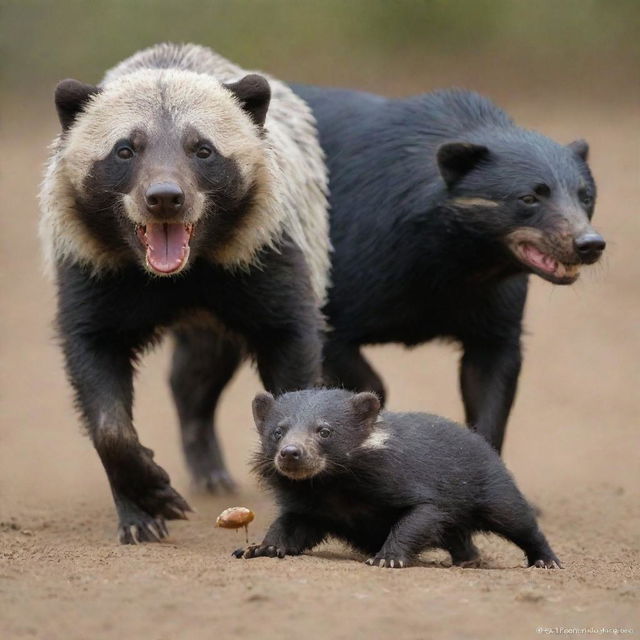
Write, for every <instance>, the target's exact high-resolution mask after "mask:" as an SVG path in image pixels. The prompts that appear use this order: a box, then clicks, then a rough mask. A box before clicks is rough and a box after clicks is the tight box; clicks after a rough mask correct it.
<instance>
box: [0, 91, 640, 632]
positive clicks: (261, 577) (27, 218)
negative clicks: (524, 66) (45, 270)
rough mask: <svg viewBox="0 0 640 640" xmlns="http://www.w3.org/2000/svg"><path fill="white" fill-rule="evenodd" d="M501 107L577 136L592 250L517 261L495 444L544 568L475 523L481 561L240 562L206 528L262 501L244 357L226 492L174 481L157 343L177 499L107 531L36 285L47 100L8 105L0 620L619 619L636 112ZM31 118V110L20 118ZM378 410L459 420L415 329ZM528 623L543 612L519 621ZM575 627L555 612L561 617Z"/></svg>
mask: <svg viewBox="0 0 640 640" xmlns="http://www.w3.org/2000/svg"><path fill="white" fill-rule="evenodd" d="M505 106H506V107H507V108H508V109H510V110H511V112H512V113H513V114H514V115H515V116H516V117H517V119H518V120H519V121H520V122H522V123H523V124H526V125H528V126H531V127H535V128H539V129H540V130H542V131H543V132H545V133H547V134H548V135H551V136H553V137H556V138H557V139H559V140H563V141H569V140H571V139H573V138H576V137H581V136H585V137H588V138H589V140H590V142H591V149H592V158H593V161H592V165H593V168H594V171H595V175H596V177H597V179H598V182H599V186H600V200H599V203H598V208H597V215H596V222H597V226H598V227H599V229H600V230H601V231H602V233H603V234H604V235H605V236H606V237H607V239H608V242H609V245H608V249H607V256H606V259H605V260H604V261H603V263H602V265H600V266H598V267H596V268H593V269H591V270H590V271H588V272H585V273H584V274H583V277H582V279H581V280H580V281H579V282H578V283H577V284H576V285H575V286H573V287H571V288H553V287H552V286H551V285H548V284H546V283H543V282H540V281H536V282H534V284H533V290H532V293H531V296H530V300H529V304H528V309H527V327H528V330H529V335H528V336H527V337H526V359H525V365H524V370H523V374H522V378H521V386H520V393H519V397H518V399H517V403H516V407H515V410H514V412H513V415H512V418H511V423H510V431H509V435H508V440H507V444H506V452H505V457H506V461H507V464H508V466H509V467H510V469H511V470H512V471H513V472H514V474H515V476H516V477H517V479H518V481H519V483H520V486H521V487H522V488H523V490H524V491H525V492H526V494H527V495H528V496H530V498H532V499H533V500H534V501H535V502H536V503H538V504H539V505H541V506H542V507H543V509H544V517H543V519H542V526H543V528H544V530H545V531H546V533H547V535H548V537H549V539H550V541H551V542H552V544H553V545H554V547H555V549H556V550H557V552H558V554H559V555H560V557H561V558H562V560H563V562H564V565H565V567H566V568H565V569H564V570H563V571H543V570H531V569H526V568H524V566H523V558H522V555H521V554H520V552H519V551H518V550H517V549H515V548H514V547H512V546H510V545H509V544H508V543H506V542H504V541H501V540H498V539H496V538H492V537H490V538H486V539H482V540H480V547H481V549H482V551H483V556H484V560H485V565H486V568H482V569H457V568H455V569H454V568H450V567H449V566H448V558H446V557H445V555H444V554H438V553H431V554H426V555H425V556H424V558H423V561H422V562H421V563H420V565H419V566H416V567H414V568H410V569H405V570H402V571H389V570H382V569H372V568H369V567H366V566H365V565H364V564H363V563H362V562H361V560H362V558H359V557H357V556H355V555H354V554H353V553H351V552H349V551H347V550H346V549H344V548H343V547H341V546H340V545H338V544H330V545H327V546H325V547H323V548H320V549H318V550H316V551H315V552H313V553H310V554H308V555H306V556H303V557H299V558H294V559H285V560H282V561H277V560H271V559H258V560H253V561H239V560H235V559H233V558H231V557H230V552H231V551H232V550H233V549H234V548H235V547H236V546H237V545H239V544H240V543H241V542H242V538H241V534H237V535H236V534H235V533H234V532H230V531H225V530H219V529H214V527H213V522H214V520H215V516H216V515H217V514H218V512H220V511H221V510H222V509H223V508H225V507H227V506H230V505H233V504H240V505H247V506H250V507H251V508H253V509H254V510H255V511H256V513H257V514H258V515H257V519H256V522H255V523H254V524H253V525H252V527H251V537H252V538H256V539H257V538H259V537H260V535H261V533H262V532H263V531H264V529H265V526H266V525H267V524H268V522H269V520H270V518H271V516H272V513H273V509H272V504H271V502H270V500H269V498H268V497H266V496H265V495H263V494H262V493H261V492H260V491H259V490H258V488H257V487H256V484H255V482H254V481H253V479H252V478H250V477H249V475H248V473H247V464H246V461H247V458H248V455H249V452H250V450H251V449H252V447H253V446H254V445H255V434H254V431H253V428H252V425H251V419H250V400H251V398H252V396H253V394H254V392H256V391H257V390H258V388H259V383H258V381H257V378H256V376H255V374H254V373H253V372H252V371H250V370H249V369H244V370H243V371H242V372H241V373H240V374H239V375H238V377H237V378H236V379H235V380H234V382H233V384H232V386H231V388H230V389H229V391H228V393H227V394H226V397H225V398H224V402H223V407H222V410H221V415H220V421H219V422H220V425H221V432H222V434H221V435H222V440H223V441H224V445H225V449H226V452H227V454H228V459H229V463H230V466H231V469H232V470H233V472H234V473H235V475H236V477H237V479H238V480H239V481H240V482H241V486H242V492H241V493H240V494H239V495H238V496H236V497H230V498H229V497H222V498H213V497H203V496H194V495H192V494H191V493H190V491H189V483H188V477H187V474H186V471H185V467H184V464H183V461H182V458H181V453H180V449H179V445H178V437H177V430H176V426H175V415H174V412H173V408H172V406H171V403H170V400H169V396H168V393H167V387H166V384H165V378H166V374H167V354H168V350H167V347H166V345H165V346H164V347H163V348H161V349H160V350H159V351H158V352H156V353H154V354H153V355H151V356H149V357H148V358H147V359H146V360H145V362H144V366H143V368H142V370H141V373H140V376H139V381H138V396H137V406H136V420H137V425H138V428H139V431H140V433H141V438H142V441H143V442H144V443H145V444H146V445H148V446H151V447H152V448H153V449H154V450H155V451H156V458H157V460H158V461H159V462H160V463H161V464H162V465H163V466H164V467H165V468H166V469H167V470H168V471H169V472H170V473H171V476H172V479H173V482H174V485H175V486H176V487H177V488H178V489H179V490H181V491H183V492H184V493H185V495H186V496H187V497H188V498H189V499H190V500H191V502H192V504H193V505H194V506H195V507H196V508H197V514H195V515H194V516H193V517H192V519H191V520H190V521H188V522H180V523H177V524H172V525H171V534H172V535H171V538H170V540H169V541H168V542H166V543H163V544H155V545H144V546H140V547H122V546H118V545H117V544H116V542H115V517H114V510H113V506H112V503H111V496H110V494H109V490H108V486H107V482H106V479H105V476H104V473H103V471H102V469H101V466H100V464H99V462H98V458H97V456H96V455H95V453H94V452H93V450H92V447H91V445H90V443H89V441H88V439H87V438H85V437H83V436H82V435H81V433H80V429H79V427H78V423H77V420H76V417H75V415H74V412H73V410H72V407H71V402H70V393H69V389H68V386H67V383H66V381H65V379H64V376H63V373H62V368H61V360H60V356H59V354H58V351H57V348H56V346H55V344H54V342H53V339H52V336H53V331H52V329H51V318H52V315H53V308H54V299H53V289H52V287H51V285H50V284H49V283H48V282H47V281H46V280H45V279H44V277H43V276H42V273H41V268H40V258H39V247H38V244H37V240H36V236H35V224H36V219H37V210H36V204H35V192H36V189H37V182H38V180H39V176H40V168H41V162H42V160H43V159H44V155H45V146H46V144H47V142H48V140H49V139H50V138H51V137H52V136H53V135H54V133H55V132H56V129H57V124H56V122H55V120H54V118H53V115H52V112H53V109H51V112H49V111H47V112H46V113H43V112H41V111H31V110H29V109H27V110H26V111H24V110H16V109H14V110H12V111H11V112H10V113H8V114H6V115H7V117H6V119H5V125H6V124H7V123H9V125H10V126H8V127H6V128H5V130H4V131H3V134H2V147H1V148H2V151H3V153H2V161H3V164H4V167H3V171H2V194H3V196H2V197H3V202H4V206H3V215H2V221H1V224H2V233H1V234H0V243H1V248H0V260H2V269H1V270H0V282H1V287H2V314H1V317H0V323H1V333H0V335H1V336H2V361H1V376H2V379H1V384H2V396H1V398H2V399H1V402H2V424H1V431H0V439H1V443H0V444H1V447H0V456H1V457H0V492H1V495H0V497H1V502H0V638H2V639H3V640H8V639H14V638H46V639H51V640H58V639H60V640H74V639H86V638H98V639H103V638H104V639H112V638H113V639H116V638H118V639H120V638H133V637H144V638H147V639H148V640H174V639H180V640H182V639H184V640H189V639H192V638H210V637H220V638H236V637H237V638H245V637H247V638H248V637H253V638H282V639H284V640H286V639H289V638H291V639H295V640H299V638H301V637H302V638H305V637H307V638H365V637H366V638H372V639H375V638H402V639H405V638H416V639H418V638H433V637H446V638H534V637H538V636H539V635H545V631H544V629H552V630H553V629H554V628H556V627H558V628H560V627H563V628H565V629H566V628H574V627H575V628H577V629H584V628H587V629H588V628H591V630H590V633H588V634H586V635H587V637H595V635H596V633H595V631H598V634H597V635H599V636H606V635H610V634H606V633H602V629H603V628H605V630H608V629H613V628H615V629H630V628H633V629H634V630H635V631H636V633H637V632H638V630H640V617H639V612H640V583H639V580H638V577H639V569H638V562H639V561H640V557H639V556H640V545H639V540H640V536H639V533H640V526H639V525H640V519H639V514H640V509H639V507H638V494H639V482H638V480H639V479H640V478H639V475H640V464H639V463H640V456H639V441H638V422H639V415H640V401H639V398H638V391H639V389H640V387H639V385H638V383H639V382H640V380H639V367H638V361H639V356H640V353H639V340H638V318H639V311H640V308H639V300H638V282H639V280H640V262H639V261H638V260H637V243H638V242H639V241H640V234H639V233H638V231H639V228H638V227H639V223H638V215H637V203H638V202H639V201H640V193H639V185H638V175H639V174H638V153H637V149H638V144H637V132H638V130H639V128H638V127H639V124H640V123H639V122H638V118H637V114H634V113H633V112H632V111H631V110H630V109H622V108H620V109H617V110H616V109H614V108H612V107H610V106H608V107H606V108H605V107H604V106H603V107H601V108H600V107H597V106H594V105H591V106H585V105H584V104H579V105H564V106H561V107H558V106H556V108H551V107H549V108H545V109H538V108H535V109H533V108H531V107H528V108H526V107H523V106H522V105H518V104H517V103H511V104H509V103H507V104H505ZM34 123H36V124H34ZM370 355H371V357H372V359H373V360H374V362H375V364H376V365H377V366H378V367H379V368H380V369H381V370H382V372H383V373H384V376H385V378H386V380H387V381H388V383H389V387H390V391H391V394H390V406H391V408H394V409H428V410H431V411H435V412H438V413H442V414H445V415H448V416H451V417H453V418H457V419H460V417H461V406H460V401H459V398H458V395H457V390H456V379H455V372H456V359H457V358H456V355H455V353H454V352H453V349H452V348H451V347H448V346H438V345H429V346H426V347H422V348H419V349H416V350H414V351H411V352H408V351H404V350H402V349H400V348H394V347H390V348H380V349H374V350H371V351H370ZM539 628H542V629H543V631H539V630H538V629H539ZM574 633H575V632H574Z"/></svg>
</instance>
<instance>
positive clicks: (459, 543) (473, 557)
mask: <svg viewBox="0 0 640 640" xmlns="http://www.w3.org/2000/svg"><path fill="white" fill-rule="evenodd" d="M443 547H444V548H445V549H446V550H447V551H448V552H449V553H450V554H451V563H452V564H453V565H454V566H456V567H473V566H476V565H477V564H478V560H479V555H480V554H479V553H478V549H477V548H476V546H475V545H474V544H473V541H472V539H471V533H470V532H469V531H465V530H462V529H455V530H450V531H447V533H446V534H445V536H444V542H443Z"/></svg>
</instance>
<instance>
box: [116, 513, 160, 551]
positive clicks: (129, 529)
mask: <svg viewBox="0 0 640 640" xmlns="http://www.w3.org/2000/svg"><path fill="white" fill-rule="evenodd" d="M168 535H169V531H168V530H167V525H166V524H165V522H164V518H162V517H158V518H152V517H151V516H148V515H147V514H142V515H141V516H140V517H138V518H136V519H135V520H134V519H129V520H128V521H127V522H121V523H120V526H119V527H118V541H119V542H120V544H140V543H141V542H160V541H161V540H162V539H163V538H166V537H167V536H168Z"/></svg>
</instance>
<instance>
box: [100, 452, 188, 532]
mask: <svg viewBox="0 0 640 640" xmlns="http://www.w3.org/2000/svg"><path fill="white" fill-rule="evenodd" d="M111 471H112V473H111V476H110V477H111V479H112V489H113V495H114V499H115V503H116V509H117V511H118V517H119V520H120V523H119V528H118V539H119V540H120V542H121V543H122V544H137V543H139V542H158V541H159V540H161V539H162V538H165V537H166V536H167V535H168V531H167V528H166V525H165V523H164V521H165V520H186V519H187V515H186V512H187V511H192V509H191V507H190V506H189V504H188V503H187V501H186V500H185V499H184V498H183V497H182V496H181V495H180V494H179V493H178V492H177V491H176V490H175V489H174V488H173V487H172V486H171V484H170V480H169V476H168V474H167V472H166V471H165V470H164V469H162V467H160V466H158V465H157V464H156V463H155V462H153V459H152V453H151V452H150V451H149V450H148V449H142V451H141V452H140V453H139V455H138V456H136V457H131V458H129V459H127V460H123V461H119V464H118V466H117V467H116V468H115V469H114V468H113V467H112V469H111Z"/></svg>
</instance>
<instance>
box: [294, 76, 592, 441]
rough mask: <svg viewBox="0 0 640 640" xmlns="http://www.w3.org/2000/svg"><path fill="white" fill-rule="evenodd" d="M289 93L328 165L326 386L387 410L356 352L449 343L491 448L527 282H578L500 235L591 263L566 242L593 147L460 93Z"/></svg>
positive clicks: (502, 418) (500, 429)
mask: <svg viewBox="0 0 640 640" xmlns="http://www.w3.org/2000/svg"><path fill="white" fill-rule="evenodd" d="M294 90H295V91H296V92H297V93H298V94H299V95H300V96H301V97H302V98H304V99H305V100H306V101H308V103H309V104H310V106H311V107H312V109H313V112H314V114H315V116H316V118H317V121H318V126H319V131H320V141H321V144H322V146H323V148H324V151H325V153H326V156H327V162H328V166H329V170H330V204H331V240H332V243H333V246H334V249H335V251H334V254H333V264H332V269H333V271H332V282H333V287H332V289H331V291H330V297H329V302H328V304H327V307H326V309H325V312H326V314H327V316H328V319H329V324H330V325H331V327H332V331H331V332H330V333H329V334H328V337H327V343H326V346H325V352H324V360H325V374H326V375H325V380H326V383H327V384H328V385H330V386H344V387H346V388H348V389H351V390H372V391H375V392H376V393H377V394H378V395H379V396H380V397H381V398H382V399H383V401H384V396H385V389H384V385H383V383H382V380H381V379H380V377H379V376H378V374H377V373H376V372H375V371H374V370H373V369H372V367H371V366H370V364H369V363H368V362H367V361H366V360H365V358H364V357H363V356H362V354H361V353H360V347H361V346H362V345H366V344H377V343H387V342H398V343H402V344H404V345H407V346H413V345H417V344H420V343H424V342H427V341H429V340H432V339H435V338H440V339H445V340H451V341H454V342H456V343H457V344H459V345H460V346H461V347H462V349H463V356H462V360H461V366H460V384H461V388H462V396H463V400H464V405H465V410H466V420H467V423H468V424H469V425H471V426H473V427H474V428H476V429H477V430H478V431H479V432H480V433H481V434H482V435H483V436H484V437H485V438H486V439H487V440H488V441H489V442H490V443H491V444H492V445H493V446H494V447H495V448H496V449H497V450H500V449H501V447H502V442H503V438H504V432H505V426H506V421H507V418H508V415H509V411H510V409H511V405H512V402H513V398H514V395H515V392H516V386H517V381H518V375H519V371H520V366H521V360H522V355H521V345H520V337H521V333H522V315H523V310H524V305H525V300H526V294H527V279H528V276H527V274H528V273H530V272H532V271H533V272H536V273H539V275H543V277H546V278H547V279H549V280H551V281H553V282H557V283H569V282H570V281H572V278H570V277H568V276H565V277H560V276H555V275H550V274H544V273H540V272H539V271H536V270H535V269H534V268H533V267H531V266H530V265H527V264H524V263H523V262H522V261H521V260H520V259H519V258H518V257H517V256H516V255H515V254H514V251H513V250H512V249H511V248H510V246H509V242H508V239H509V238H510V237H513V236H510V235H509V234H512V233H513V232H514V231H518V230H520V231H523V233H525V234H526V235H527V236H531V237H534V240H535V242H537V240H536V239H535V238H536V236H534V235H533V234H535V233H538V232H539V234H540V237H541V239H540V242H542V243H544V247H545V251H546V252H547V253H549V254H553V255H554V256H555V257H556V258H557V259H558V262H561V263H564V264H567V265H576V264H578V263H590V262H594V261H595V260H597V259H598V257H599V255H600V251H598V250H597V251H594V252H592V253H590V254H588V255H587V254H583V255H578V253H577V252H576V249H575V246H574V244H575V240H576V238H578V237H581V236H583V235H584V234H587V233H594V232H593V229H592V228H591V226H590V219H591V216H592V214H593V203H594V199H595V184H594V181H593V179H592V176H591V173H590V171H589V168H588V166H587V164H586V163H585V160H586V156H587V151H588V146H587V145H586V143H585V142H584V141H579V142H577V143H573V144H572V145H569V146H568V147H563V146H561V145H559V144H557V143H555V142H553V141H552V140H550V139H548V138H546V137H544V136H542V135H540V134H537V133H534V132H531V131H526V130H524V129H521V128H519V127H517V126H515V125H514V124H513V123H512V121H511V120H510V118H509V117H508V116H507V115H506V114H505V113H504V112H503V111H502V110H500V109H499V108H498V107H496V106H495V105H494V104H493V103H491V102H490V101H489V100H487V99H485V98H482V97H480V96H478V95H476V94H474V93H470V92H466V91H442V92H436V93H432V94H426V95H422V96H418V97H414V98H409V99H406V100H390V99H386V98H383V97H380V96H376V95H371V94H365V93H358V92H354V91H343V90H332V89H322V88H316V87H305V86H295V87H294ZM525 196H527V197H525ZM529 196H530V197H532V198H533V199H534V200H535V202H533V203H527V202H526V201H527V200H529V199H530V197H529ZM523 197H525V199H524V200H523ZM480 199H481V200H480ZM486 201H489V202H486ZM597 237H599V236H597ZM534 240H532V242H534Z"/></svg>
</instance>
